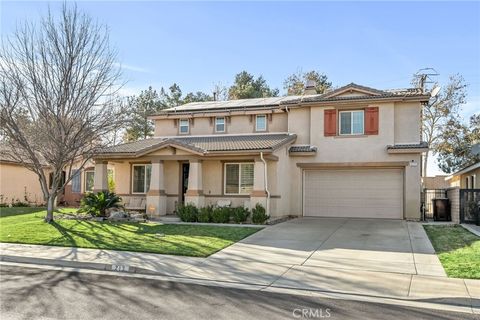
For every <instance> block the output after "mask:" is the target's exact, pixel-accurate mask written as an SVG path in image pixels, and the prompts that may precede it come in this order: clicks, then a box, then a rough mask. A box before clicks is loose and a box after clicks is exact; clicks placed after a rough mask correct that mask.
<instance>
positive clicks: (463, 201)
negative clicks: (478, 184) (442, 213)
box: [460, 189, 480, 224]
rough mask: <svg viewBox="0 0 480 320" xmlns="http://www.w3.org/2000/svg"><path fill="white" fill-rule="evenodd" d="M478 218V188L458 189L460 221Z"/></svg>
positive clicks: (479, 195) (476, 219)
mask: <svg viewBox="0 0 480 320" xmlns="http://www.w3.org/2000/svg"><path fill="white" fill-rule="evenodd" d="M479 220H480V189H460V223H476V224H478V223H479Z"/></svg>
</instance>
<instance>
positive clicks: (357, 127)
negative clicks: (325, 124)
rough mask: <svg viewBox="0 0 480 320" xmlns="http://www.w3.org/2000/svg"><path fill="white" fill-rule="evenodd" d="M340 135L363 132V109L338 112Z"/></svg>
mask: <svg viewBox="0 0 480 320" xmlns="http://www.w3.org/2000/svg"><path fill="white" fill-rule="evenodd" d="M338 118H339V120H338V121H339V128H340V135H359V134H363V132H364V131H363V129H364V115H363V110H352V111H340V112H339V117H338Z"/></svg>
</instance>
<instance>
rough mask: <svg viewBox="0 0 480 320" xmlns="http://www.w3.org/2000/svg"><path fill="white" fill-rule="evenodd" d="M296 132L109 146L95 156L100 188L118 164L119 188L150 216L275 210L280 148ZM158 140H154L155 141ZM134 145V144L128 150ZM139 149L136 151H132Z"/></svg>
mask: <svg viewBox="0 0 480 320" xmlns="http://www.w3.org/2000/svg"><path fill="white" fill-rule="evenodd" d="M294 138H295V136H294V135H289V134H281V135H280V134H277V135H273V134H272V135H262V136H260V135H251V136H250V135H249V136H219V137H181V138H180V137H179V138H176V137H175V138H170V139H160V138H155V139H150V140H143V141H139V142H135V143H132V144H125V145H120V146H116V147H112V148H110V149H107V150H106V151H105V152H103V153H102V154H99V155H98V156H97V157H96V158H95V179H94V191H101V190H107V189H108V183H107V182H108V179H107V166H109V165H110V166H113V167H114V171H115V174H114V180H115V192H116V193H117V194H118V195H120V196H121V197H122V198H123V199H124V201H126V202H128V203H129V206H130V204H132V202H135V203H136V204H135V205H134V206H138V204H140V205H139V206H141V207H143V208H144V210H145V211H146V213H147V214H148V215H151V216H162V215H167V214H173V213H175V209H176V207H177V206H178V205H179V204H182V203H188V204H194V205H195V206H197V207H203V206H208V205H217V204H218V203H219V202H223V204H224V205H230V206H235V207H236V206H243V207H248V208H252V207H254V206H255V205H256V204H257V203H259V204H261V205H262V206H264V207H265V208H266V210H267V212H268V213H270V212H272V211H275V209H276V208H277V207H278V206H277V205H278V204H277V202H279V201H280V199H281V196H280V194H279V192H280V191H279V190H278V188H277V176H278V175H279V174H281V173H280V172H278V170H280V168H279V167H278V165H277V164H278V162H279V158H281V157H287V153H286V152H285V153H284V152H279V153H278V154H274V151H275V150H277V149H278V148H280V147H284V146H285V145H286V144H287V143H289V142H292V141H293V140H294ZM152 140H153V141H152ZM127 147H128V148H127ZM132 149H133V151H130V150H132Z"/></svg>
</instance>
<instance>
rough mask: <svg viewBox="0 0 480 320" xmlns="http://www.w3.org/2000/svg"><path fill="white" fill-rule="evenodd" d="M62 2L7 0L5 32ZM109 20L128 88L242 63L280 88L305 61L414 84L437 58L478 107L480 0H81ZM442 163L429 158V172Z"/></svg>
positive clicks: (221, 78)
mask: <svg viewBox="0 0 480 320" xmlns="http://www.w3.org/2000/svg"><path fill="white" fill-rule="evenodd" d="M61 4H62V2H43V1H35V2H24V1H14V2H13V1H12V2H9V1H3V0H2V1H0V34H1V35H2V37H5V36H8V35H9V34H11V33H12V32H13V31H14V30H15V27H16V25H17V24H18V23H19V22H22V21H25V20H28V21H31V22H36V21H38V20H39V18H40V16H41V15H43V14H45V13H46V12H47V10H48V7H49V5H50V8H51V9H52V11H53V12H55V11H56V10H57V9H58V8H59V7H60V6H61ZM77 4H78V7H79V8H80V9H81V10H82V11H84V12H85V13H87V14H89V15H90V16H92V17H93V18H95V19H96V20H98V22H100V23H101V24H105V25H107V26H108V28H109V31H110V39H111V43H112V45H113V46H114V47H115V48H116V49H117V51H118V61H119V63H120V64H121V65H122V69H123V73H124V76H125V79H126V80H127V83H126V85H125V87H124V88H123V90H122V92H123V94H125V95H131V94H138V93H139V92H140V90H143V89H147V88H148V86H153V88H155V89H160V87H162V86H163V87H168V86H170V85H171V84H172V83H174V82H175V83H177V84H179V85H180V87H181V89H182V91H183V92H184V93H187V92H190V91H204V92H206V93H211V92H212V91H213V88H214V85H215V84H223V85H226V86H228V85H231V84H232V82H233V78H234V76H235V74H237V73H238V72H240V71H242V70H247V71H248V72H250V73H252V74H254V75H256V76H259V75H263V77H264V78H265V79H266V80H267V82H268V84H269V85H270V86H272V87H276V88H279V89H280V91H281V93H282V94H283V93H284V90H283V81H284V79H285V78H286V77H287V76H288V75H289V74H291V73H294V72H296V71H298V70H304V71H308V70H312V69H315V70H318V71H321V72H323V73H325V74H326V75H327V76H328V78H329V80H330V81H332V83H333V85H334V86H342V85H345V84H348V83H350V82H355V83H358V84H361V85H366V86H371V87H374V88H378V89H389V88H405V87H409V86H410V81H411V78H412V75H413V74H414V73H415V72H417V71H418V70H419V69H422V68H426V67H431V68H434V69H435V70H437V72H438V73H439V74H440V75H439V76H437V77H435V79H436V80H438V81H439V82H440V83H442V82H445V81H447V80H448V76H449V75H452V74H455V73H459V74H461V75H462V76H463V77H464V78H465V80H466V82H467V83H468V84H469V87H468V98H467V104H466V105H464V106H463V113H462V115H463V116H464V117H465V118H468V117H469V116H470V115H472V114H473V113H477V112H480V2H478V1H475V2H459V1H455V2H453V1H452V2H446V1H442V2H433V1H428V2H413V1H409V2H390V1H389V2H378V1H377V2H358V1H357V2H323V1H318V2H283V1H282V2H273V1H269V2H199V1H196V2H161V1H146V2H140V1H78V2H77ZM439 173H441V171H440V170H439V169H438V168H437V167H436V165H435V163H434V162H432V163H431V164H430V166H429V174H439Z"/></svg>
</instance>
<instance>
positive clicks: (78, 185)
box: [72, 169, 82, 193]
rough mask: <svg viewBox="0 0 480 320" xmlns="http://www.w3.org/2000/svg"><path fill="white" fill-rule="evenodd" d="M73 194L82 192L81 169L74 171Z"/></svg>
mask: <svg viewBox="0 0 480 320" xmlns="http://www.w3.org/2000/svg"><path fill="white" fill-rule="evenodd" d="M72 192H73V193H80V192H82V190H81V176H80V170H79V169H73V170H72Z"/></svg>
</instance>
